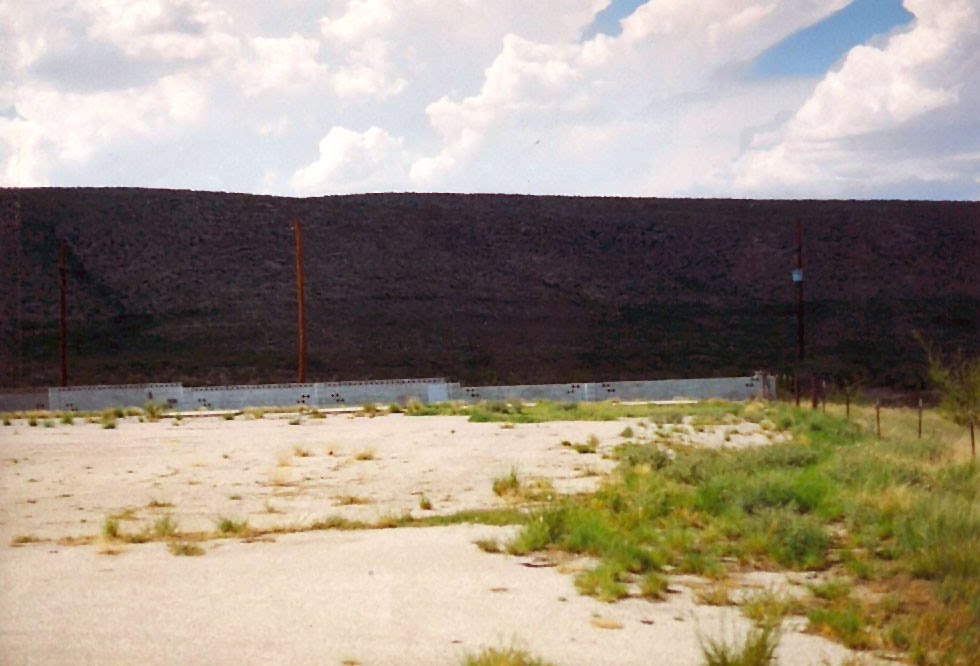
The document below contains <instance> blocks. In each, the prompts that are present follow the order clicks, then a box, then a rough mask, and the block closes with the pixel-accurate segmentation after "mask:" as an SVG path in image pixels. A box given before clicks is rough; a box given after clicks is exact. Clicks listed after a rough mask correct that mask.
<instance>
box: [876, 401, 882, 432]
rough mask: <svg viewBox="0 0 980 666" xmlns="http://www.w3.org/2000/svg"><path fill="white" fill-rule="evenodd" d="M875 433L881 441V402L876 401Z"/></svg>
mask: <svg viewBox="0 0 980 666" xmlns="http://www.w3.org/2000/svg"><path fill="white" fill-rule="evenodd" d="M875 432H876V433H877V435H878V439H881V400H875Z"/></svg>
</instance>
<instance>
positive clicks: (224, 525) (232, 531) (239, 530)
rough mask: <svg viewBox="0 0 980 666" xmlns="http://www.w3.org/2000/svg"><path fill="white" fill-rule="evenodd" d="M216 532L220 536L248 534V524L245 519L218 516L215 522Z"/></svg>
mask: <svg viewBox="0 0 980 666" xmlns="http://www.w3.org/2000/svg"><path fill="white" fill-rule="evenodd" d="M215 527H216V529H217V531H218V534H220V535H222V536H238V535H244V534H248V532H249V526H248V521H247V520H240V521H236V520H232V519H231V518H219V519H218V521H217V522H216V523H215Z"/></svg>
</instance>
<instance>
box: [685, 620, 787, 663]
mask: <svg viewBox="0 0 980 666" xmlns="http://www.w3.org/2000/svg"><path fill="white" fill-rule="evenodd" d="M778 645H779V629H778V627H777V626H775V625H771V624H763V625H757V626H755V627H753V628H752V629H750V630H749V633H748V635H747V636H746V637H745V640H744V641H743V642H742V643H741V644H732V643H728V642H725V641H723V640H715V639H704V640H703V641H702V643H701V653H702V656H703V657H704V662H703V664H704V666H769V664H774V663H775V657H776V647H777V646H778Z"/></svg>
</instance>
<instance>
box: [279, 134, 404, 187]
mask: <svg viewBox="0 0 980 666" xmlns="http://www.w3.org/2000/svg"><path fill="white" fill-rule="evenodd" d="M319 149H320V157H319V159H318V160H317V161H316V162H313V163H312V164H310V165H308V166H306V167H303V168H302V169H300V170H298V171H297V172H296V173H295V174H294V175H293V178H292V181H291V184H292V186H293V188H294V189H295V190H296V191H297V192H300V193H303V194H338V193H348V192H369V191H379V188H380V189H385V188H386V187H390V186H388V185H387V184H388V183H391V182H394V181H397V180H398V179H400V178H402V177H403V174H404V164H403V161H404V160H403V157H402V140H401V139H400V138H397V137H393V136H391V135H390V134H388V132H386V131H385V130H383V129H381V128H379V127H371V128H370V129H368V130H367V131H365V132H355V131H353V130H349V129H347V128H345V127H333V128H331V129H330V131H329V132H328V133H327V135H326V136H325V137H323V139H321V140H320V145H319Z"/></svg>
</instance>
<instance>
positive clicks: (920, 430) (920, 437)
mask: <svg viewBox="0 0 980 666" xmlns="http://www.w3.org/2000/svg"><path fill="white" fill-rule="evenodd" d="M919 439H922V398H919Z"/></svg>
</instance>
